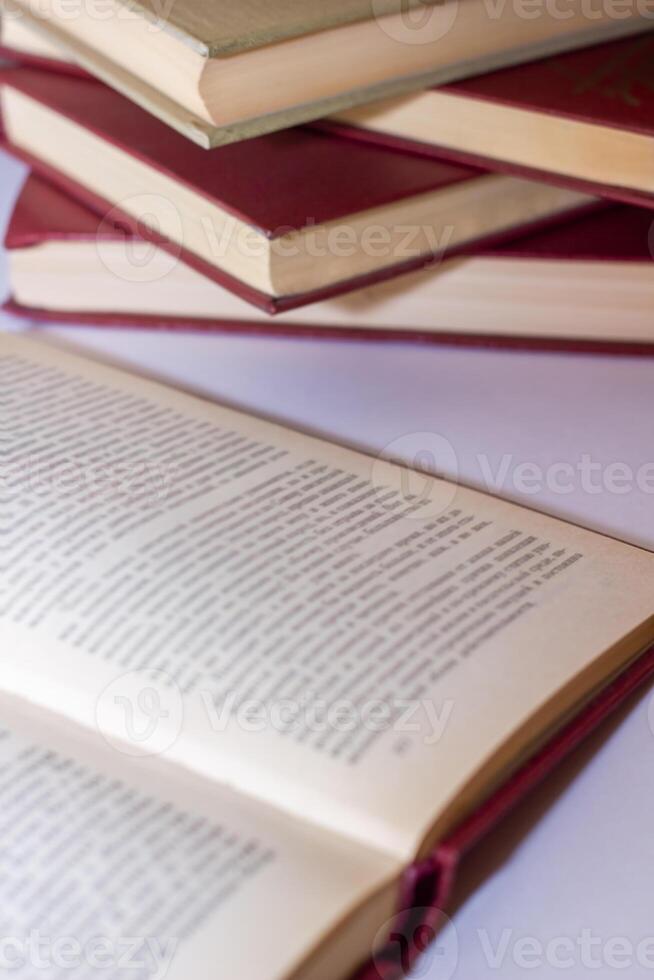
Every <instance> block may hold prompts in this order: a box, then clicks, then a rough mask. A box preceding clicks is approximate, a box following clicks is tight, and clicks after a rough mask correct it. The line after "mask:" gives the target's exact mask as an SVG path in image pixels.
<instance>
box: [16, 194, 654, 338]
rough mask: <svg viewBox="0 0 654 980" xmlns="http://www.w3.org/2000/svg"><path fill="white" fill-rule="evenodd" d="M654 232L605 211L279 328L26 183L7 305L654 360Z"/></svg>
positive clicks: (626, 212) (213, 326) (641, 214)
mask: <svg viewBox="0 0 654 980" xmlns="http://www.w3.org/2000/svg"><path fill="white" fill-rule="evenodd" d="M651 226H652V221H651V214H650V212H648V211H645V210H643V209H641V208H633V207H627V206H621V205H614V206H604V207H601V208H597V209H595V210H593V211H591V212H589V213H585V214H581V215H578V216H577V217H575V218H573V219H570V220H569V221H567V222H565V223H561V222H558V223H557V224H555V225H552V226H550V227H549V228H541V229H539V230H538V231H537V232H532V233H531V234H525V235H522V236H520V237H517V238H515V239H513V240H511V241H507V242H505V243H503V244H500V245H495V246H487V247H483V246H478V247H476V248H471V249H470V250H469V251H467V252H465V253H462V254H461V255H459V256H458V257H457V258H453V259H445V260H443V261H442V262H440V263H435V264H434V266H433V267H432V268H429V269H424V270H420V271H418V272H414V273H410V274H408V275H406V276H403V277H400V278H399V279H396V280H393V281H391V282H387V283H380V284H379V285H377V286H371V287H367V288H364V289H361V290H358V291H355V292H354V293H351V294H350V295H348V296H347V297H340V298H335V299H332V300H325V301H322V302H319V303H314V304H313V305H312V306H311V307H308V308H306V309H302V310H295V311H289V312H287V313H280V314H278V315H277V316H276V317H274V318H271V317H269V316H268V315H267V314H266V313H264V312H262V311H259V310H257V309H255V308H254V307H252V306H251V305H250V304H247V303H245V302H244V301H243V300H242V299H240V298H239V297H237V296H234V295H233V294H232V293H230V292H229V291H228V290H226V289H224V288H223V287H221V286H220V285H218V284H217V283H215V282H214V281H213V280H211V279H208V278H206V277H205V276H202V275H201V274H200V273H198V272H197V271H195V270H194V269H192V268H191V267H189V266H188V265H186V264H184V263H182V262H179V261H176V260H175V259H174V257H173V256H171V255H170V253H168V252H166V251H164V250H162V249H159V248H157V247H156V246H152V245H151V244H149V243H147V242H145V241H143V240H141V239H139V238H138V237H137V236H135V235H132V234H130V233H128V232H125V231H124V230H123V229H121V228H120V227H118V226H116V225H112V224H111V223H109V222H107V221H102V220H101V219H99V218H98V216H97V215H96V214H94V213H93V212H92V211H90V210H89V209H88V208H85V207H84V206H83V205H81V204H79V203H77V202H76V201H74V200H73V199H72V198H70V197H68V196H67V195H66V194H64V193H62V192H61V191H60V190H58V189H57V188H56V187H54V186H53V185H52V184H49V183H47V182H45V181H43V180H41V179H40V178H38V177H37V176H35V175H31V176H30V177H29V179H28V180H27V182H26V183H25V185H24V187H23V190H22V193H21V195H20V197H19V199H18V202H17V204H16V207H15V209H14V212H13V215H12V217H11V220H10V223H9V227H8V229H7V234H6V241H5V244H6V246H7V248H8V255H9V278H10V283H11V289H12V299H11V300H10V302H9V303H8V304H7V308H8V309H9V310H10V311H11V312H13V313H14V314H16V315H20V316H23V317H26V318H29V319H32V320H41V321H43V322H72V323H76V322H77V323H87V324H95V325H98V326H141V327H144V328H150V329H179V330H202V331H207V330H209V331H215V332H226V333H229V332H245V333H247V332H253V333H259V334H261V335H262V336H266V335H279V334H282V335H288V336H304V337H312V336H314V337H323V338H324V337H333V338H336V339H338V338H340V339H344V338H356V339H358V340H407V341H422V342H429V343H451V344H475V345H489V346H490V345H492V346H509V347H526V348H536V349H539V348H544V349H548V348H554V349H574V350H588V351H600V352H609V353H613V354H615V353H618V352H625V353H629V354H635V353H649V354H651V353H654V322H653V320H652V315H651V311H652V309H653V308H654V265H653V263H652V255H651V251H650V236H651V235H652V234H653V233H652V230H651ZM652 244H654V243H652Z"/></svg>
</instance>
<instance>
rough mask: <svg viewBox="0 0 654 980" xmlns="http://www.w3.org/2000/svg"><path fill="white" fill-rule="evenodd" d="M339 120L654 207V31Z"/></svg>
mask: <svg viewBox="0 0 654 980" xmlns="http://www.w3.org/2000/svg"><path fill="white" fill-rule="evenodd" d="M333 125H334V127H335V128H336V129H337V130H340V131H346V132H348V133H349V134H350V135H351V136H354V137H356V138H359V139H368V140H372V141H373V142H377V143H378V145H387V146H396V147H402V148H403V149H409V150H411V149H412V150H414V151H416V152H418V153H421V154H426V155H430V154H438V156H439V157H443V156H445V157H447V158H449V159H452V160H457V161H465V162H467V163H470V164H471V165H472V164H474V165H477V166H485V167H490V168H492V169H493V170H496V171H498V172H502V173H512V174H520V175H523V176H529V177H533V178H536V179H539V180H551V181H553V182H556V183H558V184H559V186H563V187H575V188H577V189H579V190H584V191H587V192H588V193H590V194H597V195H601V196H604V197H607V198H612V199H614V200H616V201H622V202H625V203H628V204H638V205H641V206H642V207H648V208H654V168H653V167H652V158H653V156H654V31H652V30H650V31H649V32H647V33H646V34H643V35H641V36H640V37H638V38H630V39H627V40H621V41H614V42H611V43H606V44H602V45H595V46H593V47H591V48H587V49H585V50H581V51H573V52H570V53H567V54H560V55H557V56H556V57H551V58H546V59H542V60H538V61H535V62H533V63H532V64H528V65H522V66H520V67H519V68H507V69H504V70H501V71H495V72H492V73H490V74H484V75H480V76H478V77H476V78H470V79H467V80H465V81H461V82H457V83H455V84H452V85H446V86H444V87H443V88H437V89H429V90H427V91H425V92H421V93H419V94H416V95H411V96H407V97H406V98H403V99H397V100H394V101H389V102H385V103H380V104H378V105H376V106H371V107H367V108H364V109H361V110H352V111H350V112H345V113H341V114H339V115H338V116H337V117H335V119H334V121H333Z"/></svg>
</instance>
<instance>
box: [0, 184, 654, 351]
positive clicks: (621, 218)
mask: <svg viewBox="0 0 654 980" xmlns="http://www.w3.org/2000/svg"><path fill="white" fill-rule="evenodd" d="M126 235H127V236H128V237H130V233H129V232H125V231H124V230H123V229H121V228H119V227H116V226H113V225H111V224H109V223H108V222H107V221H102V220H101V219H100V218H99V217H98V215H97V214H95V213H94V212H93V211H90V210H89V209H88V208H86V207H84V206H83V205H82V204H80V203H79V202H77V201H75V200H74V199H72V198H70V197H68V196H67V195H66V194H63V193H62V192H61V191H60V190H59V189H58V188H56V187H55V186H54V185H52V184H50V183H49V182H47V181H44V180H42V179H41V178H40V177H37V176H36V175H34V174H31V175H30V177H29V178H28V180H27V181H26V183H25V185H24V187H23V190H22V192H21V194H20V196H19V198H18V200H17V202H16V205H15V208H14V211H13V214H12V216H11V219H10V222H9V225H8V228H7V232H6V236H5V245H6V247H7V248H8V249H10V250H11V249H24V248H29V247H30V246H33V245H38V244H41V243H45V242H54V241H71V242H80V241H89V242H96V241H98V239H99V238H101V239H103V240H108V241H123V240H124V239H125V237H126ZM650 239H652V241H651V243H650ZM651 246H654V231H653V230H652V215H651V213H650V212H649V211H645V210H643V209H641V208H633V207H627V206H621V205H610V206H605V207H603V208H599V209H597V210H595V211H592V212H590V213H587V214H581V215H579V216H577V217H576V218H574V219H573V220H570V221H568V222H566V223H559V224H556V225H552V226H551V227H547V228H542V229H540V230H538V231H534V232H532V233H530V234H526V235H523V236H522V237H520V238H516V239H514V240H511V241H507V242H503V243H499V244H496V245H487V246H483V245H480V246H476V247H474V246H471V247H470V248H469V249H468V250H466V251H465V252H464V253H463V254H464V255H469V256H476V257H483V256H488V257H504V258H507V259H510V260H512V261H516V262H520V261H521V260H523V259H525V260H529V259H531V260H543V261H544V262H547V261H569V262H576V261H579V262H581V261H583V262H606V263H611V262H617V263H632V262H633V263H639V264H643V265H647V267H648V268H651V271H652V275H653V276H654V263H653V260H652V253H651V251H650V247H651ZM5 308H6V309H7V310H8V311H9V312H12V313H13V314H14V315H18V316H21V317H24V318H28V319H31V320H40V321H43V322H59V323H78V324H87V325H93V326H99V327H102V326H106V327H142V328H148V329H159V330H199V331H205V332H206V331H211V332H216V333H260V334H262V335H268V336H271V335H277V336H280V335H281V336H295V337H297V336H300V337H319V338H325V337H332V338H335V339H340V340H343V339H356V340H366V341H370V340H376V341H380V340H383V341H393V340H397V341H404V342H406V341H420V342H425V343H432V344H434V343H437V344H456V345H470V346H490V347H507V348H514V349H515V348H525V349H536V350H579V351H588V352H598V353H610V354H619V353H625V354H649V355H651V354H653V353H654V344H646V343H635V342H633V341H630V342H626V341H625V342H621V341H619V340H615V341H611V342H607V341H592V340H573V339H570V340H564V339H560V338H553V339H548V338H538V337H527V336H524V337H516V336H508V335H507V336H501V335H492V334H482V333H480V334H473V333H470V334H468V333H465V334H462V333H456V332H450V333H448V332H446V331H442V330H434V331H429V332H427V331H425V330H418V329H416V330H406V329H402V330H399V329H398V330H393V329H388V328H379V329H370V328H369V327H358V328H357V327H342V326H323V325H316V324H315V323H314V324H312V323H311V311H310V310H307V311H306V313H307V316H306V322H303V323H297V322H295V323H292V324H290V323H286V322H284V321H282V320H279V319H273V320H271V321H267V322H263V323H262V322H261V320H259V321H257V320H255V319H248V318H244V319H242V320H238V321H233V320H232V321H226V320H224V319H220V318H219V317H216V319H205V318H203V319H199V318H195V319H194V318H192V317H187V318H184V319H183V320H182V319H180V317H179V316H168V317H165V316H154V315H153V316H150V317H147V316H143V315H142V314H128V313H111V314H107V313H103V312H97V313H94V312H84V313H80V312H75V311H72V310H71V311H61V310H49V309H45V310H44V309H34V308H31V307H25V306H22V305H20V304H18V303H16V302H14V301H9V302H8V303H7V304H5ZM619 329H620V325H619V324H616V333H619Z"/></svg>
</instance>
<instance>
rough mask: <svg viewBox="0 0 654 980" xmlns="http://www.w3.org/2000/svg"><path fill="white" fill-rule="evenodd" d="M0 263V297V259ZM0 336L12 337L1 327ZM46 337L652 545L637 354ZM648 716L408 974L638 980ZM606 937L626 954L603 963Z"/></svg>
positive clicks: (648, 923)
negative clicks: (436, 466) (435, 443)
mask: <svg viewBox="0 0 654 980" xmlns="http://www.w3.org/2000/svg"><path fill="white" fill-rule="evenodd" d="M23 175H24V170H23V168H22V167H21V166H20V165H18V164H16V163H14V162H13V161H11V160H9V159H8V158H6V157H4V156H3V157H1V158H0V187H2V191H1V192H0V196H1V200H0V220H1V221H2V222H4V221H5V220H6V216H7V214H8V212H9V210H10V207H11V203H12V201H13V199H14V197H15V194H16V192H17V190H18V188H19V186H20V184H21V182H22V179H23ZM0 258H1V265H0V292H3V294H4V293H6V291H7V288H8V287H6V285H5V284H6V264H5V259H4V256H2V257H0ZM652 274H653V275H654V267H653V269H652ZM535 301H536V302H537V301H538V297H535ZM653 316H654V311H653ZM2 325H3V326H4V327H5V328H11V329H18V328H22V327H20V325H19V324H17V323H16V321H11V320H9V318H7V317H4V319H3V320H2ZM32 326H34V327H36V326H37V325H32ZM619 328H620V325H619V323H616V331H618V330H619ZM50 332H51V333H56V334H58V335H60V336H65V338H66V339H67V340H70V341H73V342H75V343H78V344H79V345H80V346H81V347H84V348H87V349H89V350H95V351H98V352H101V353H108V354H110V355H111V356H113V357H115V358H118V359H120V360H122V361H124V362H127V363H129V364H132V365H135V366H137V367H139V368H143V369H146V370H147V371H149V372H154V373H156V374H158V375H160V376H163V377H164V378H167V379H169V380H171V381H173V382H180V383H182V384H184V385H186V386H189V387H192V388H195V389H197V390H199V391H200V392H202V393H204V394H207V395H209V396H211V397H215V398H217V399H219V400H222V401H227V402H232V403H235V404H237V405H239V406H242V407H245V408H248V409H251V410H253V411H255V412H258V413H264V414H269V415H272V416H275V417H277V418H280V419H282V420H286V421H288V422H290V423H295V424H297V425H299V426H302V427H304V428H309V429H312V430H315V431H317V432H319V433H323V434H326V435H328V436H330V437H332V438H334V439H336V440H339V441H343V442H349V443H353V444H356V445H360V446H362V447H364V448H366V449H369V450H370V451H373V452H378V451H379V450H380V449H382V448H383V447H386V446H387V445H389V444H397V445H398V446H399V448H400V451H401V449H402V447H403V446H408V445H412V443H411V440H410V438H409V439H407V436H409V437H410V435H411V434H412V433H413V434H415V433H434V434H437V435H438V436H440V437H444V438H445V439H446V440H447V441H448V442H449V443H450V445H451V446H452V447H453V450H454V453H455V456H456V459H457V466H458V470H459V476H460V478H461V479H462V480H464V481H465V482H468V483H473V484H477V485H480V486H484V484H485V480H486V477H487V475H488V474H489V473H490V474H495V475H497V474H498V472H500V471H501V469H502V468H503V471H504V472H503V474H502V479H501V480H500V483H499V485H496V487H490V489H497V491H498V492H501V493H503V494H504V495H507V496H511V497H514V498H515V499H523V500H525V501H526V502H527V503H528V504H529V505H530V506H534V507H539V508H542V509H544V510H548V511H551V512H553V513H555V514H559V515H562V516H564V517H567V518H569V519H571V520H574V521H577V522H579V523H582V524H586V525H588V526H590V527H594V528H597V529H599V530H603V531H605V532H607V533H610V534H614V535H616V536H618V537H622V538H625V539H627V540H630V541H633V542H635V543H639V544H641V545H643V546H645V547H650V548H652V549H654V476H653V474H654V358H652V359H646V358H640V359H637V358H608V357H596V356H595V357H593V356H578V355H574V356H573V355H565V356H563V355H555V354H542V353H538V354H535V353H533V354H532V353H530V354H526V353H512V352H504V351H502V352H499V351H483V350H473V349H468V350H465V349H460V350H457V349H454V348H449V349H448V348H439V347H431V348H430V347H426V346H412V345H410V344H387V345H385V344H380V343H367V344H363V343H351V342H347V343H345V342H343V343H341V342H334V341H329V342H316V341H309V340H296V341H294V340H286V339H284V340H282V339H274V338H270V339H266V338H262V337H255V338H251V339H247V338H237V337H217V336H216V337H206V336H205V337H202V336H199V335H193V334H187V335H183V334H165V335H164V334H159V335H157V334H153V333H151V334H148V333H146V332H139V331H130V332H119V331H100V330H93V329H82V328H66V329H63V328H62V329H58V328H57V329H56V330H54V329H52V328H50ZM397 440H400V442H399V443H397ZM584 457H586V458H587V459H589V460H590V462H591V463H592V464H593V466H594V467H595V469H594V474H595V475H594V476H593V478H592V486H589V485H588V484H587V483H584V481H583V480H582V478H581V475H580V474H577V475H576V476H575V478H574V479H573V480H572V481H570V479H569V477H566V478H565V482H566V483H567V484H568V489H569V490H570V491H571V492H565V493H561V492H557V488H556V481H557V479H559V477H560V474H561V471H560V470H553V469H552V467H553V466H555V465H556V464H567V465H568V468H570V467H572V471H571V470H570V469H568V474H569V473H570V472H573V473H575V471H576V468H577V467H578V466H579V464H580V463H581V461H582V460H583V458H584ZM525 463H532V464H536V465H537V466H538V467H539V468H540V473H541V476H542V479H541V478H540V477H538V475H537V476H536V478H535V479H530V480H529V481H528V484H527V485H522V484H521V483H520V480H519V479H515V478H514V477H515V473H516V468H517V467H518V470H517V473H518V477H519V476H520V474H521V472H522V476H523V477H524V475H525V473H524V470H523V471H521V470H520V469H519V467H520V466H521V464H525ZM615 463H623V464H626V466H627V467H628V468H629V470H628V471H624V470H621V474H622V475H624V472H629V471H631V473H632V476H633V479H632V481H631V485H629V479H627V481H626V485H625V481H624V480H622V481H621V482H622V484H623V486H622V492H620V493H616V492H615V490H616V487H615V486H611V480H612V479H614V478H615V476H616V470H615V469H614V470H610V469H607V467H609V466H610V464H615ZM596 464H601V467H599V469H598V467H597V465H596ZM648 467H649V468H648ZM536 474H538V471H536ZM621 474H620V473H618V474H617V475H618V476H620V475H621ZM648 474H649V476H648ZM450 475H453V476H454V475H456V474H455V473H452V474H450ZM527 475H528V476H530V477H533V473H529V474H527ZM548 476H549V479H548ZM639 477H640V486H639V485H638V483H639ZM552 480H554V481H555V482H552ZM559 482H560V480H559ZM539 484H542V485H540V486H539ZM529 490H532V491H533V490H536V491H537V492H527V491H529ZM555 635H556V634H555V631H553V638H554V641H555ZM649 705H650V694H649V692H648V691H646V692H644V694H643V695H642V696H641V697H640V698H638V699H636V700H635V701H634V702H632V703H631V705H630V706H629V707H628V708H627V709H626V710H624V711H622V712H621V713H620V715H619V717H618V718H617V719H615V720H614V721H613V722H612V723H611V724H609V725H607V726H605V727H604V729H603V731H602V732H601V733H600V734H599V735H598V736H597V737H596V738H594V739H593V741H592V743H591V744H590V745H589V746H588V747H587V748H586V749H585V750H584V751H583V752H582V753H579V754H577V756H576V757H575V758H574V759H573V760H572V761H571V763H570V764H568V765H566V766H565V767H564V768H563V769H562V770H560V771H559V773H557V775H556V777H555V778H554V779H551V780H550V781H549V783H548V784H547V786H546V787H544V789H543V790H542V791H539V793H538V794H536V796H535V797H533V798H532V799H531V800H530V801H528V803H527V804H526V805H524V806H522V807H521V808H520V810H519V811H518V812H517V813H516V814H515V816H514V817H513V818H512V819H511V820H510V821H509V822H507V823H506V824H505V825H504V826H503V827H502V828H501V830H500V831H499V832H498V833H496V834H494V835H493V837H492V838H491V839H489V840H488V841H486V842H485V843H484V845H483V846H482V847H481V848H479V849H478V851H477V852H476V853H475V854H474V856H473V857H474V859H473V860H471V861H469V862H468V865H467V868H466V872H465V874H464V876H463V879H462V886H461V889H460V893H459V895H458V896H457V901H456V910H455V911H454V913H453V922H454V929H455V930H456V937H457V939H458V956H457V957H454V952H453V951H454V945H453V943H452V939H451V936H450V935H449V934H448V935H446V936H445V939H444V941H443V944H442V948H441V952H442V955H440V956H439V955H436V956H434V957H433V958H432V961H431V964H430V965H429V964H425V966H424V968H423V969H422V970H420V971H419V973H420V975H422V976H423V977H426V978H427V980H449V978H450V977H452V976H453V977H455V978H465V980H486V978H491V977H495V976H501V977H502V978H503V980H504V978H507V980H513V978H519V977H520V978H522V977H525V976H527V977H528V976H532V977H535V978H539V980H541V978H556V977H559V976H570V977H579V976H582V977H583V976H586V975H587V976H589V977H596V978H601V980H605V978H608V977H614V976H628V977H629V978H630V980H631V978H634V980H640V978H643V977H650V976H651V977H654V914H653V911H654V734H653V733H652V731H651V730H650V725H649V722H648V708H649ZM652 714H653V717H654V709H653V711H652ZM573 777H574V778H573ZM584 930H586V935H587V936H590V937H591V938H592V939H593V940H594V945H593V946H592V949H591V956H592V959H591V963H592V964H594V965H590V964H587V965H584V963H583V962H582V952H581V949H580V948H579V947H578V948H577V949H576V951H575V952H573V953H572V957H571V956H570V953H569V948H568V949H564V948H563V947H562V946H560V947H557V948H556V949H554V950H552V951H551V953H550V955H549V956H548V954H547V952H544V953H543V954H542V956H541V955H539V953H538V946H535V947H530V950H535V953H532V954H531V956H530V957H526V962H528V963H531V967H530V968H529V969H527V968H526V966H525V965H524V962H525V961H523V963H522V965H521V964H520V961H519V957H517V959H518V962H516V956H514V953H519V952H520V947H519V946H516V942H517V940H519V939H521V938H525V937H531V938H533V939H534V940H535V941H536V943H540V944H541V945H542V947H543V948H544V947H546V946H547V944H548V943H549V942H550V941H551V940H555V939H558V938H560V937H568V938H569V939H571V940H572V941H573V943H574V942H576V940H577V939H578V938H579V937H583V935H584ZM484 937H485V938H486V943H484ZM648 937H652V942H651V943H650V945H649V946H648V947H644V948H641V955H640V957H639V956H638V955H637V951H636V947H637V945H638V944H639V943H640V942H641V941H642V940H644V939H647V938H648ZM620 938H624V939H625V940H626V944H623V945H619V944H618V943H614V945H613V946H612V947H611V946H609V947H608V949H606V950H605V951H604V952H603V951H602V949H603V947H604V944H606V943H607V942H610V941H611V940H618V939H620ZM502 939H504V946H505V947H506V955H505V957H504V959H503V960H501V962H500V963H499V965H498V964H495V965H493V964H492V963H489V962H488V959H487V956H486V954H485V952H484V949H485V946H488V945H489V944H490V946H491V947H492V948H495V947H497V946H498V945H499V944H500V942H501V940H502ZM630 945H631V947H633V949H634V952H633V954H630V952H629V948H630ZM523 951H524V947H523ZM645 953H648V954H649V962H648V961H647V960H646V958H645ZM557 955H558V957H559V962H558V963H557V961H556V956H557ZM561 957H562V959H561ZM639 959H640V961H641V962H638V961H639ZM566 963H567V964H568V965H567V966H566V965H564V964H566ZM620 964H621V966H620ZM326 980H327V978H326Z"/></svg>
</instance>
